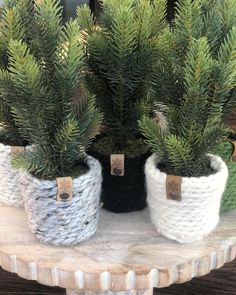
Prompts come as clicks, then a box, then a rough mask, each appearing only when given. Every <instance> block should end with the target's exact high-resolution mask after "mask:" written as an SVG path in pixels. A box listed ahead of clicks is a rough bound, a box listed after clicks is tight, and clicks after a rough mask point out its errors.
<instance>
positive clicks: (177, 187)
mask: <svg viewBox="0 0 236 295" xmlns="http://www.w3.org/2000/svg"><path fill="white" fill-rule="evenodd" d="M181 184H182V177H181V176H175V175H167V177H166V195H167V199H170V200H174V201H181Z"/></svg>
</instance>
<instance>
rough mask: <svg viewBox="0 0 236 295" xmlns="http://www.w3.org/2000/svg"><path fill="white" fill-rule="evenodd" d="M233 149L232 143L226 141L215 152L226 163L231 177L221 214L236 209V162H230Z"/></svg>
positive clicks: (224, 195) (222, 203)
mask: <svg viewBox="0 0 236 295" xmlns="http://www.w3.org/2000/svg"><path fill="white" fill-rule="evenodd" d="M233 149H234V148H233V145H232V143H230V142H227V141H226V142H224V143H222V144H220V145H219V146H218V147H217V148H216V150H215V151H214V152H215V153H216V154H217V155H219V156H220V157H221V158H222V159H223V160H224V161H225V163H226V165H227V167H228V170H229V177H228V181H227V185H226V189H225V192H224V194H223V198H222V202H221V209H220V211H221V212H227V211H229V210H232V209H234V208H236V162H231V161H230V157H231V155H232V153H233Z"/></svg>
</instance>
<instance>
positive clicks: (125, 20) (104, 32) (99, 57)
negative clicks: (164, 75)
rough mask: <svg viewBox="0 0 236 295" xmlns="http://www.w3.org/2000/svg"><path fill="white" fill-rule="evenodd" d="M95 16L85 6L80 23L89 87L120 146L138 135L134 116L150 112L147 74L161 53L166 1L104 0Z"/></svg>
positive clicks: (114, 139)
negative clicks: (98, 14) (99, 12)
mask: <svg viewBox="0 0 236 295" xmlns="http://www.w3.org/2000/svg"><path fill="white" fill-rule="evenodd" d="M102 8H103V13H102V15H101V17H100V18H99V19H98V20H96V19H95V17H94V16H93V15H92V14H91V11H90V9H89V8H88V7H86V6H83V7H81V8H78V11H77V16H78V21H79V23H80V25H81V27H82V28H83V37H84V44H85V51H86V57H87V64H88V73H87V76H86V81H87V85H88V86H89V89H91V91H92V93H94V94H95V95H96V98H97V105H98V107H99V108H100V109H101V110H102V111H103V112H104V124H105V126H106V127H107V131H106V135H107V136H108V137H110V138H111V141H112V142H113V143H114V145H115V146H116V147H117V148H118V149H119V150H126V149H127V142H128V140H130V139H133V138H135V137H138V136H140V132H139V130H138V123H137V121H138V119H140V118H141V117H142V116H143V115H144V114H150V113H151V112H152V104H153V101H152V96H151V94H150V89H151V76H152V72H153V71H154V70H156V68H154V64H155V62H156V60H157V59H158V58H160V56H161V54H162V51H163V47H164V44H163V42H162V41H163V40H162V39H161V35H162V32H163V31H164V30H165V28H166V27H167V23H166V20H165V16H166V0H154V1H149V0H121V1H116V0H104V1H103V2H102Z"/></svg>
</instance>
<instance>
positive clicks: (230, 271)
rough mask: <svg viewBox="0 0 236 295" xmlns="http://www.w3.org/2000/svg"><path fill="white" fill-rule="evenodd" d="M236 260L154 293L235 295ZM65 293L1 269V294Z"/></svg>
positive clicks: (34, 294)
mask: <svg viewBox="0 0 236 295" xmlns="http://www.w3.org/2000/svg"><path fill="white" fill-rule="evenodd" d="M235 278H236V260H234V261H233V262H231V263H227V264H225V266H224V267H222V268H220V269H218V270H213V271H212V272H211V273H210V274H208V275H206V276H203V277H201V278H194V279H192V280H191V281H190V282H187V283H184V284H178V285H176V284H173V285H171V286H170V287H167V288H162V289H154V295H235V294H236V280H235ZM60 294H61V295H65V294H66V293H65V290H64V289H61V288H53V287H47V286H43V285H40V284H39V283H37V282H34V281H28V280H25V279H22V278H20V277H19V276H17V275H16V274H12V273H9V272H6V271H4V270H2V269H0V295H60Z"/></svg>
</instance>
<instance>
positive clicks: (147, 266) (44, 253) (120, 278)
mask: <svg viewBox="0 0 236 295" xmlns="http://www.w3.org/2000/svg"><path fill="white" fill-rule="evenodd" d="M0 216H1V218H0V260H1V266H2V268H3V269H5V270H7V271H9V272H13V273H17V274H18V275H19V276H20V277H23V278H26V279H29V280H37V281H38V282H40V283H42V284H44V285H48V286H59V287H63V288H66V289H77V290H88V291H106V290H111V291H125V290H129V289H135V290H143V289H151V288H152V287H159V288H160V287H166V286H168V285H170V284H172V283H182V282H186V281H189V280H191V278H193V277H196V276H203V275H205V274H207V273H209V272H210V271H211V270H212V269H216V268H219V267H221V266H222V265H224V263H226V262H228V261H232V260H233V259H234V258H235V251H236V247H235V245H236V218H235V217H236V211H232V212H230V213H227V214H225V215H224V216H222V217H221V221H220V223H219V225H218V227H217V228H216V229H215V230H214V231H213V232H212V233H211V234H210V235H209V236H208V237H207V238H205V239H204V240H202V241H200V242H198V243H195V244H184V245H180V244H178V243H176V242H174V241H170V240H167V239H165V238H164V237H162V236H160V235H159V234H158V233H157V232H156V230H155V228H154V226H153V225H152V224H151V222H150V218H149V212H148V210H144V211H141V212H135V213H129V214H114V213H110V212H106V211H104V210H102V211H101V220H100V224H99V228H98V231H97V233H96V234H95V235H94V237H92V238H91V239H90V240H88V241H86V242H83V243H81V244H79V245H78V246H74V247H60V248H59V247H54V246H48V245H44V244H41V243H39V242H38V241H37V240H36V238H35V237H34V235H33V234H32V233H31V232H30V231H29V229H28V226H27V218H26V213H25V211H24V210H23V209H18V208H12V207H4V206H2V207H1V206H0Z"/></svg>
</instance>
